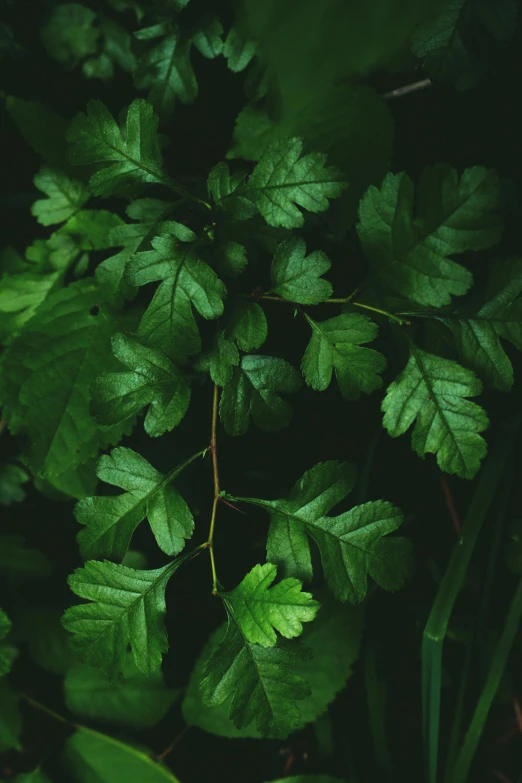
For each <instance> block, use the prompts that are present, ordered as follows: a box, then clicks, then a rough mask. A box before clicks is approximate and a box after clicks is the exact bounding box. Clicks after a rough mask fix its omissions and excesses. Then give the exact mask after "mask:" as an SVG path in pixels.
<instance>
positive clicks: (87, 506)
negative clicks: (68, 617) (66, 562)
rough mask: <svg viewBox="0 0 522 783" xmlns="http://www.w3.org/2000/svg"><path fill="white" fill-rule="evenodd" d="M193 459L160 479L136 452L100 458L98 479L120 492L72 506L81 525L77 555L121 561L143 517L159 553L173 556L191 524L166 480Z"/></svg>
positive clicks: (123, 450)
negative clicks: (78, 553)
mask: <svg viewBox="0 0 522 783" xmlns="http://www.w3.org/2000/svg"><path fill="white" fill-rule="evenodd" d="M197 456H199V454H198V455H197ZM194 459H196V457H191V458H190V459H188V460H186V461H185V462H183V463H182V464H181V465H178V466H177V467H175V468H174V469H173V470H171V471H169V473H167V474H166V475H163V474H162V473H160V472H159V471H157V470H156V469H155V468H153V467H152V465H151V464H150V463H149V462H147V460H146V459H145V458H144V457H142V456H141V455H140V454H137V453H136V452H135V451H132V449H128V448H125V447H124V446H119V447H118V448H116V449H113V450H112V452H111V453H110V454H105V455H103V456H102V457H100V459H99V460H98V466H97V469H96V475H97V476H98V478H99V479H100V480H101V481H105V482H106V483H107V484H112V485H113V486H116V487H120V488H121V489H123V490H125V492H124V493H123V494H121V495H117V496H114V495H112V496H109V497H100V496H96V497H88V498H83V499H82V500H80V501H79V502H78V503H77V504H76V506H75V509H74V513H75V516H76V519H77V520H78V522H79V523H80V524H81V525H85V528H84V529H83V530H81V531H80V533H79V534H78V544H79V546H80V552H81V554H82V555H83V557H84V558H85V559H89V560H90V559H98V560H100V559H102V558H107V559H110V560H121V559H122V558H123V557H124V555H125V553H126V552H127V549H128V548H129V545H130V541H131V538H132V535H133V533H134V531H135V529H136V528H137V526H138V525H139V524H140V522H142V521H143V520H144V519H145V518H147V519H148V520H149V524H150V526H151V529H152V532H153V533H154V537H155V539H156V542H157V544H158V546H159V547H160V549H161V550H162V551H163V552H165V553H166V554H167V555H177V554H179V552H181V550H182V549H183V547H184V546H185V540H186V539H187V538H190V536H191V535H192V531H193V529H194V520H193V517H192V514H191V513H190V509H189V508H188V506H187V504H186V503H185V501H184V500H183V498H182V497H181V495H180V494H179V492H178V491H177V490H176V489H175V488H174V487H173V486H172V482H173V480H174V479H175V478H176V476H178V475H179V474H180V473H181V471H182V470H184V468H185V467H187V465H189V464H190V463H191V462H193V461H194Z"/></svg>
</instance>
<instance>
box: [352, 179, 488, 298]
mask: <svg viewBox="0 0 522 783" xmlns="http://www.w3.org/2000/svg"><path fill="white" fill-rule="evenodd" d="M414 199H416V202H417V205H418V207H417V214H414V211H413V210H414ZM498 205H499V188H498V175H497V173H496V172H495V171H492V170H488V169H485V168H484V167H482V166H474V167H473V168H470V169H466V170H465V171H464V173H463V174H462V176H461V177H460V179H459V177H458V175H457V172H456V171H455V169H453V168H451V166H448V165H446V164H439V165H437V166H428V167H427V168H425V169H424V171H423V172H422V174H421V177H420V180H419V186H418V188H417V194H416V196H415V195H414V188H413V183H412V181H411V179H410V178H409V177H408V175H407V174H405V173H404V172H402V173H401V174H388V175H387V176H386V177H385V179H384V182H383V184H382V186H381V188H380V189H379V188H376V187H374V186H371V187H370V188H368V190H367V191H366V193H365V195H364V198H363V199H362V201H361V202H360V205H359V223H358V224H357V232H358V234H359V239H360V242H361V244H362V246H363V249H364V252H365V254H366V256H367V257H368V259H369V261H370V263H371V265H372V267H373V269H374V274H375V276H376V281H377V282H378V283H380V284H381V285H383V286H385V287H387V288H390V289H391V290H392V291H395V292H396V293H398V294H400V295H401V296H404V297H406V298H407V299H411V300H412V301H414V302H418V303H419V304H421V305H427V306H432V307H441V306H442V305H446V304H449V303H450V301H451V296H461V295H462V294H465V293H466V291H467V290H468V289H469V287H470V286H471V283H472V281H473V278H472V276H471V273H470V272H469V271H468V270H467V269H465V268H464V267H462V266H460V264H457V263H456V262H455V261H452V260H451V259H450V258H449V256H452V255H455V254H457V253H463V252H465V251H467V250H484V249H486V248H489V247H491V246H492V245H494V244H495V243H496V242H498V240H499V238H500V235H501V233H502V224H501V222H500V220H499V218H498V216H497V214H496V212H495V210H496V209H497V208H498Z"/></svg>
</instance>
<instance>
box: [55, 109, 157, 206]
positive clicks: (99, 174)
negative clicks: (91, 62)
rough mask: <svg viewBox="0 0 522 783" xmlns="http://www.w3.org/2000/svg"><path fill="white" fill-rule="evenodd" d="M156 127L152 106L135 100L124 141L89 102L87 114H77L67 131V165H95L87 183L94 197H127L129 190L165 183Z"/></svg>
mask: <svg viewBox="0 0 522 783" xmlns="http://www.w3.org/2000/svg"><path fill="white" fill-rule="evenodd" d="M157 127H158V118H157V116H156V115H155V114H154V111H153V109H152V106H151V105H150V104H148V103H147V102H146V101H144V100H142V99H140V98H137V99H136V100H134V101H133V102H132V103H131V105H130V106H129V109H128V112H127V122H126V131H125V137H124V136H123V135H122V132H121V130H120V129H119V127H118V125H117V123H116V121H115V120H114V118H113V117H112V115H111V114H110V112H109V111H108V109H107V108H106V107H105V106H104V105H103V103H101V101H97V100H91V101H89V103H88V105H87V114H83V112H80V113H79V114H77V115H76V117H75V118H74V119H73V121H72V122H71V124H70V126H69V130H68V131H67V140H68V141H69V142H70V144H71V148H70V151H69V158H70V161H71V163H73V164H74V165H83V164H91V163H92V164H97V166H98V167H99V170H98V171H96V173H95V174H93V175H92V177H91V178H90V180H89V187H90V188H91V191H92V193H93V194H94V195H95V196H102V197H107V196H112V195H128V193H129V187H133V188H136V186H140V187H141V186H142V185H144V184H147V183H162V182H165V177H164V175H163V174H162V171H161V154H160V151H159V147H158V140H157V135H156V131H157Z"/></svg>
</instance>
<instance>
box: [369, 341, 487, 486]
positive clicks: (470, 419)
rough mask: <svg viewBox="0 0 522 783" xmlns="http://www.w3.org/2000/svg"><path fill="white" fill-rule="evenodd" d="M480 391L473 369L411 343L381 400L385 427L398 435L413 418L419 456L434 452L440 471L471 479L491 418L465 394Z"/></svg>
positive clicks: (478, 392) (483, 448)
mask: <svg viewBox="0 0 522 783" xmlns="http://www.w3.org/2000/svg"><path fill="white" fill-rule="evenodd" d="M481 391H482V384H481V382H480V381H479V379H478V378H477V376H476V375H475V373H474V372H472V371H471V370H468V369H466V368H465V367H461V366H460V365H459V364H457V362H454V361H451V360H450V359H443V358H442V357H440V356H435V355H434V354H431V353H426V352H425V351H422V350H421V349H420V348H418V347H417V346H415V345H413V343H412V344H411V355H410V359H409V361H408V364H407V365H406V367H405V368H404V370H403V371H402V373H401V374H400V375H399V377H398V378H397V379H396V380H395V381H393V382H392V383H391V384H390V385H389V386H388V389H387V392H386V397H385V398H384V400H383V403H382V410H383V412H384V419H383V426H384V428H385V429H386V430H387V431H388V433H389V434H390V435H391V436H392V438H396V437H397V436H398V435H402V434H403V433H405V432H406V431H407V430H408V429H409V428H410V427H411V425H412V424H413V423H414V422H415V427H414V430H413V433H412V437H411V445H412V448H413V450H414V451H416V452H417V454H418V455H419V457H424V456H425V455H426V454H427V453H430V452H431V453H434V454H436V455H437V464H438V465H439V467H440V469H441V470H444V471H445V472H446V473H454V474H456V475H457V476H460V477H461V478H467V479H471V478H473V476H474V475H475V473H476V472H477V471H478V469H479V467H480V462H481V460H482V458H483V457H484V456H485V455H486V452H487V448H486V443H485V441H484V439H483V438H482V436H481V435H480V434H479V433H481V432H482V431H483V430H485V429H486V427H487V426H488V417H487V416H486V413H485V411H484V409H483V408H481V407H480V405H477V404H476V403H474V402H471V401H470V400H468V399H466V398H467V397H476V396H477V395H478V394H480V393H481Z"/></svg>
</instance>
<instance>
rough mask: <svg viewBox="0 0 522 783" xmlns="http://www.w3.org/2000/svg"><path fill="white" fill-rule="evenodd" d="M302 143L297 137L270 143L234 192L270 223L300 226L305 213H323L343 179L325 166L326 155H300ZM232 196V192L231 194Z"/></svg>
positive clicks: (338, 192) (319, 153)
mask: <svg viewBox="0 0 522 783" xmlns="http://www.w3.org/2000/svg"><path fill="white" fill-rule="evenodd" d="M302 150H303V142H302V140H301V139H299V138H297V137H293V138H290V139H285V140H283V141H276V142H274V143H273V144H271V145H270V146H269V147H268V148H267V150H266V151H265V153H264V154H263V157H262V158H261V160H260V161H259V163H258V164H257V166H256V167H255V169H254V171H253V172H252V175H251V176H250V179H249V180H248V183H247V184H246V185H243V186H241V187H240V188H238V190H239V193H238V194H237V195H240V196H242V197H243V198H245V199H247V200H250V201H251V202H252V204H253V205H255V207H256V208H257V209H258V210H259V212H260V213H261V215H262V216H263V217H264V218H265V220H266V222H267V223H268V224H269V225H271V226H283V227H284V228H300V227H301V226H302V225H304V217H303V214H302V212H301V211H300V210H299V209H298V206H300V207H302V208H303V209H305V210H307V211H308V212H324V211H325V210H326V209H328V206H329V202H328V199H331V198H336V197H337V196H340V195H341V193H342V191H343V190H344V189H345V188H346V184H347V183H346V182H343V181H342V180H341V178H340V174H339V171H338V169H336V168H334V167H333V166H325V163H326V155H325V154H324V153H322V152H309V153H308V154H307V155H304V156H303V157H301V153H302ZM233 195H234V194H233Z"/></svg>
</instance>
